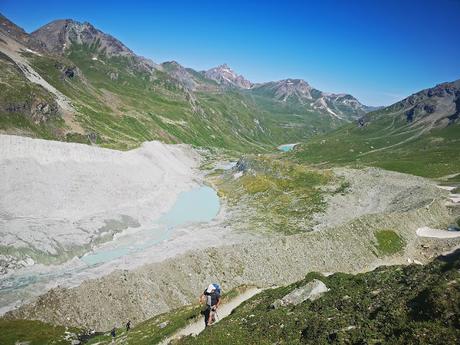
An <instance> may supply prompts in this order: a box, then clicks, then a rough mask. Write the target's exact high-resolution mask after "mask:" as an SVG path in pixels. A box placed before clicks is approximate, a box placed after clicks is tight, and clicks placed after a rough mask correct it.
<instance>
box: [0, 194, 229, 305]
mask: <svg viewBox="0 0 460 345" xmlns="http://www.w3.org/2000/svg"><path fill="white" fill-rule="evenodd" d="M219 210H220V203H219V197H218V196H217V193H216V191H215V190H214V189H212V188H210V187H207V186H200V187H197V188H194V189H192V190H189V191H185V192H182V193H180V194H179V196H178V198H177V200H176V202H175V204H174V205H173V207H172V208H171V209H170V210H169V211H168V212H167V213H165V214H164V215H163V216H161V217H160V218H159V219H157V220H155V221H153V222H152V226H151V227H146V228H144V229H140V230H137V229H136V230H135V231H132V232H129V231H128V232H127V233H126V234H123V235H120V236H115V238H114V239H113V240H112V241H109V242H106V243H104V244H102V245H100V246H98V247H97V248H95V249H94V250H93V251H91V252H89V253H87V254H85V255H83V256H82V257H80V258H74V259H73V260H70V261H68V262H66V263H64V264H62V265H56V266H49V267H48V266H43V265H34V266H31V267H30V268H29V269H28V270H27V271H25V272H17V273H15V274H13V275H11V276H9V277H7V278H5V279H2V280H0V314H2V313H3V312H5V311H7V310H8V309H10V308H11V306H12V305H13V304H16V303H17V302H20V301H21V300H24V299H27V298H29V297H31V296H35V295H37V294H39V293H43V292H45V291H46V290H47V289H48V288H49V287H53V286H55V285H56V284H61V283H64V282H66V281H79V280H84V279H86V278H88V277H96V276H97V275H98V274H99V273H100V272H105V271H106V270H107V267H110V266H112V268H113V267H114V269H115V268H117V267H118V264H119V263H120V262H123V263H126V262H130V261H131V260H133V261H135V260H136V259H138V260H139V257H140V258H141V260H142V256H145V257H147V258H148V255H149V254H151V253H152V252H154V251H155V250H156V248H159V247H155V246H156V245H158V244H160V243H162V242H164V241H166V240H168V239H169V238H171V236H172V235H173V234H174V232H175V231H176V230H179V229H182V228H185V227H187V226H188V225H194V224H197V223H207V222H210V221H212V220H213V219H214V218H215V217H216V216H217V214H218V213H219ZM190 229H191V230H190V231H193V227H191V228H190ZM106 266H107V267H106ZM78 277H82V279H79V278H78Z"/></svg>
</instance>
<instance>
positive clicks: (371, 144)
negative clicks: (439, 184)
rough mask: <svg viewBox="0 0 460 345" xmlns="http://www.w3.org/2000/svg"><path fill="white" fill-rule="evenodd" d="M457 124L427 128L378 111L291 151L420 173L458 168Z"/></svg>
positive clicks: (304, 157)
mask: <svg viewBox="0 0 460 345" xmlns="http://www.w3.org/2000/svg"><path fill="white" fill-rule="evenodd" d="M459 144H460V124H459V123H454V124H452V125H450V126H447V127H445V128H433V129H431V130H427V127H424V126H420V125H419V126H417V125H415V126H412V125H411V124H407V123H406V121H405V120H404V119H403V118H402V117H398V116H396V115H391V114H386V113H384V112H377V113H374V115H373V121H372V122H371V123H370V124H369V125H368V126H364V127H359V126H358V125H357V124H355V123H353V124H349V125H346V126H344V127H341V128H340V129H338V130H336V131H334V132H331V133H329V134H325V135H322V136H317V137H315V138H313V139H312V140H310V141H309V142H307V143H305V144H302V145H301V146H300V147H299V148H298V150H297V151H296V152H295V153H294V155H295V157H296V158H298V159H300V160H301V161H304V162H309V163H314V164H319V163H323V164H324V163H325V164H329V165H336V164H343V165H357V166H362V165H371V166H378V167H381V168H384V169H388V170H394V171H400V172H405V173H410V174H415V175H420V176H427V177H439V176H443V175H447V174H452V173H457V172H460V159H458V157H459V154H460V149H459Z"/></svg>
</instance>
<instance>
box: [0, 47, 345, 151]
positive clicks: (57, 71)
mask: <svg viewBox="0 0 460 345" xmlns="http://www.w3.org/2000/svg"><path fill="white" fill-rule="evenodd" d="M23 56H25V57H26V58H27V59H28V61H29V63H30V64H31V66H32V67H33V68H34V69H35V70H36V71H37V72H38V73H39V74H40V75H41V76H42V77H43V78H44V79H46V80H47V81H48V82H49V83H50V84H51V85H53V86H54V87H55V88H57V89H58V90H59V91H60V92H62V93H63V94H64V95H66V96H67V97H68V98H69V99H70V100H71V101H72V103H73V105H74V108H75V109H76V115H75V120H76V122H77V123H79V125H81V127H82V128H83V131H84V133H77V132H78V131H75V130H74V129H71V128H67V127H66V126H65V124H64V121H62V119H59V118H55V119H54V120H51V119H46V120H43V121H40V123H38V122H37V121H36V123H31V122H30V121H28V119H27V116H26V114H25V112H21V111H16V112H11V111H3V114H2V117H1V118H0V130H3V131H5V132H10V133H11V132H13V133H14V132H22V133H23V134H27V135H33V136H38V137H44V138H49V139H60V140H69V141H80V142H89V139H91V141H92V142H95V143H97V144H99V145H102V146H105V147H113V148H118V149H129V148H132V147H136V146H138V145H139V143H141V142H143V141H146V140H162V141H164V142H167V143H179V142H184V143H189V144H192V145H197V146H204V147H220V148H227V149H231V150H237V151H243V152H248V151H251V152H254V151H257V152H263V151H267V150H272V149H273V147H274V146H277V145H279V144H282V143H286V142H296V141H299V140H305V139H307V138H310V137H311V136H312V135H314V134H317V133H322V132H326V131H329V130H331V129H332V128H337V127H338V126H339V125H340V124H341V123H342V122H343V121H340V120H337V119H333V118H331V117H330V116H327V115H324V114H321V113H319V112H316V111H313V110H312V109H311V108H308V107H305V106H302V105H300V104H297V103H295V102H287V103H286V102H281V101H277V100H274V99H273V98H270V96H269V95H259V94H257V93H253V92H251V91H247V90H240V89H237V88H229V89H225V88H220V87H219V86H218V85H217V84H216V83H215V82H214V81H212V80H209V79H207V78H205V77H204V75H203V74H201V73H199V72H196V71H193V70H191V69H184V68H182V67H181V66H179V67H178V65H176V64H174V63H165V64H163V65H162V68H163V70H159V69H151V70H150V71H148V70H147V69H145V68H142V67H140V66H139V61H138V60H136V58H134V57H132V56H124V57H123V56H111V57H109V56H107V55H106V54H105V53H104V50H103V49H101V46H100V42H98V41H95V42H93V43H92V44H77V43H73V44H72V45H71V47H69V48H68V49H67V50H66V52H65V54H63V55H56V54H54V55H50V54H45V53H43V54H41V55H37V54H32V53H23ZM0 65H1V67H0V68H2V71H3V70H6V69H9V70H14V68H15V67H14V64H12V63H11V62H7V60H6V59H1V60H0ZM176 69H177V70H178V71H179V72H182V73H185V74H186V76H185V77H184V78H188V77H190V78H191V79H192V80H191V81H190V83H187V81H183V80H180V76H179V77H178V76H176V74H175V73H176ZM181 69H182V70H181ZM68 71H72V75H68V74H67V75H66V73H67V72H68ZM179 72H177V73H179ZM5 75H6V72H5ZM17 84H21V85H22V86H21V87H16V86H17ZM188 84H193V85H198V86H197V87H196V89H194V90H191V89H189V88H187V87H186V86H185V85H188ZM2 85H3V84H2ZM4 85H11V86H12V87H9V88H8V92H7V93H3V95H2V98H1V99H0V102H1V103H0V105H4V104H7V103H8V102H9V101H14V100H18V99H22V98H25V97H29V96H28V95H30V94H31V93H32V92H35V89H37V91H36V92H35V93H36V94H39V93H40V92H41V93H43V94H47V97H48V98H50V99H49V101H50V102H52V98H53V96H52V95H50V94H48V93H47V92H46V91H45V90H42V91H40V90H38V89H39V87H38V86H36V85H35V84H32V83H30V82H28V81H27V79H25V77H24V76H23V75H21V72H20V71H19V70H17V71H15V72H14V73H10V72H9V73H8V80H5V84H4ZM27 88H28V89H27ZM30 89H34V90H33V91H31V90H30ZM3 108H5V107H3ZM5 109H6V108H5ZM21 115H22V117H21ZM59 121H60V122H59Z"/></svg>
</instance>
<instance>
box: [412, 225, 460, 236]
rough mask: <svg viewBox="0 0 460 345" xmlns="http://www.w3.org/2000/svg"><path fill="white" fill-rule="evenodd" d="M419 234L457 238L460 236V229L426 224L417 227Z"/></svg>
mask: <svg viewBox="0 0 460 345" xmlns="http://www.w3.org/2000/svg"><path fill="white" fill-rule="evenodd" d="M417 235H418V236H420V237H434V238H456V237H460V231H447V230H440V229H432V228H429V227H427V226H424V227H422V228H418V229H417Z"/></svg>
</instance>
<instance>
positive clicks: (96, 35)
mask: <svg viewBox="0 0 460 345" xmlns="http://www.w3.org/2000/svg"><path fill="white" fill-rule="evenodd" d="M31 36H32V37H33V38H35V39H37V40H39V41H41V42H43V44H44V45H45V46H46V47H47V49H48V50H50V51H52V52H56V53H62V52H64V51H65V50H66V49H68V48H70V46H71V45H72V44H75V43H76V44H88V45H91V44H95V43H97V44H98V50H99V51H101V52H102V51H103V52H105V54H106V55H107V56H113V55H124V56H134V55H135V54H134V53H133V52H132V51H131V50H130V49H129V48H128V47H126V46H125V45H124V44H123V43H121V42H120V41H119V40H117V39H116V38H114V37H113V36H111V35H108V34H106V33H104V32H102V31H100V30H98V29H96V28H95V27H94V26H93V25H92V24H91V23H88V22H83V23H80V22H77V21H74V20H72V19H59V20H55V21H52V22H50V23H48V24H46V25H44V26H42V27H41V28H39V29H38V30H36V31H34V32H32V33H31Z"/></svg>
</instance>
